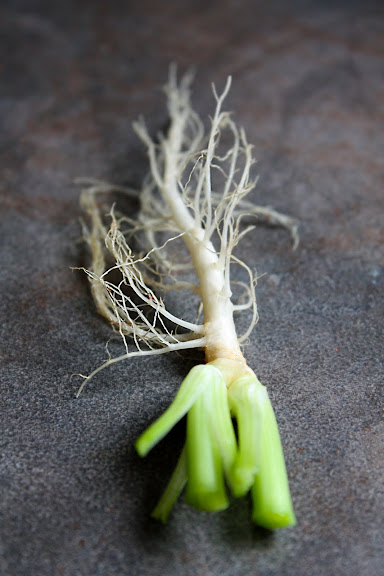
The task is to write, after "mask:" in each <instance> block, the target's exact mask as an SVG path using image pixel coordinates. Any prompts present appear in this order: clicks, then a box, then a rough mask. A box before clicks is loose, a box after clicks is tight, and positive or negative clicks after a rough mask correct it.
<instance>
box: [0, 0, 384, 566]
mask: <svg viewBox="0 0 384 576" xmlns="http://www.w3.org/2000/svg"><path fill="white" fill-rule="evenodd" d="M0 42H1V50H0V54H1V68H0V69H1V75H0V86H1V88H0V113H1V119H2V129H1V131H0V162H1V181H0V187H1V193H0V207H1V246H2V247H1V255H0V258H1V275H0V285H1V294H2V298H1V304H0V306H1V323H0V330H1V342H2V346H1V366H2V369H1V373H0V381H1V411H2V415H1V421H0V429H1V435H0V443H1V450H0V457H1V460H0V491H1V497H0V534H1V538H0V574H1V575H4V576H53V575H55V576H56V575H57V576H90V575H92V576H102V575H103V576H104V575H106V574H108V575H110V576H112V575H119V576H123V575H125V574H133V575H140V576H150V575H156V576H160V575H164V576H165V575H166V576H174V575H175V576H176V575H180V574H183V575H186V576H192V575H195V574H206V575H218V574H220V575H221V576H249V575H255V576H256V575H260V576H308V575H309V574H310V575H311V576H323V575H324V576H325V575H326V576H333V575H344V574H348V575H349V576H371V575H378V574H383V563H382V559H383V541H384V537H383V536H384V535H383V525H384V522H383V521H384V514H383V510H384V497H383V491H384V489H383V476H384V466H383V460H384V423H383V404H384V401H383V388H382V385H383V342H384V338H383V320H384V318H383V316H384V307H383V303H384V302H383V301H384V297H383V296H384V290H383V287H384V260H383V256H384V247H383V242H384V236H383V229H384V228H383V208H384V160H383V154H382V152H383V149H384V130H383V126H384V15H383V11H382V8H380V3H373V2H364V3H359V2H347V1H345V2H340V1H336V2H329V1H322V2H320V1H318V2H304V1H302V2H299V1H296V2H295V1H293V2H289V3H279V2H270V3H264V2H259V1H251V0H249V1H247V0H239V1H237V2H235V1H232V2H231V1H229V0H224V1H222V2H220V3H219V2H217V3H216V2H211V3H209V2H201V1H192V0H189V1H187V0H180V1H179V2H153V1H152V2H151V1H149V0H142V1H140V2H122V1H118V2H111V3H107V2H104V3H103V2H91V1H81V2H75V1H74V0H69V1H67V2H65V3H64V2H63V3H59V2H52V3H50V2H48V1H38V0H31V1H22V0H12V1H4V2H2V4H1V7H0ZM170 61H177V62H178V64H179V65H180V66H181V67H182V68H183V69H184V68H185V67H188V66H193V67H195V69H196V71H197V77H196V81H195V89H194V104H195V107H196V108H197V110H198V111H199V112H200V113H202V114H203V115H204V116H206V115H207V114H209V113H211V111H212V96H211V93H210V82H211V81H212V80H214V81H216V82H217V83H218V84H219V85H223V83H224V82H225V78H226V76H227V75H228V74H232V75H233V79H234V83H233V88H232V91H231V94H230V97H229V99H228V106H229V107H230V108H231V109H233V110H234V111H235V116H236V119H237V120H238V121H239V122H240V123H241V124H243V125H244V126H245V127H246V129H247V133H248V137H249V140H250V141H252V142H254V144H255V153H256V156H257V158H258V160H259V164H258V170H259V173H260V181H259V184H258V188H257V191H256V192H255V194H254V199H255V200H257V202H258V203H261V204H268V205H273V206H274V207H275V208H277V209H279V210H281V211H284V212H287V213H290V214H292V215H296V216H297V217H298V218H299V219H300V222H301V227H300V234H301V243H300V246H299V248H298V250H297V251H296V252H293V251H292V250H291V248H290V245H289V241H288V239H287V236H286V234H285V233H284V232H283V231H279V230H270V229H267V228H264V227H258V229H257V230H256V231H255V232H254V233H252V234H249V235H248V236H247V237H246V238H245V240H244V243H243V244H242V247H239V255H240V256H241V255H242V254H243V256H245V257H246V259H247V262H248V263H249V265H250V266H251V267H252V268H255V267H256V266H257V269H258V272H259V274H260V275H261V274H263V273H267V275H266V276H264V277H262V278H261V279H260V281H259V286H258V302H259V310H260V322H259V324H258V326H257V327H256V329H255V330H254V332H253V334H252V336H251V338H250V342H249V345H248V347H247V348H246V356H247V359H248V361H249V364H250V365H251V366H252V367H253V368H254V369H255V370H256V372H257V373H258V375H259V378H260V380H261V381H262V382H263V383H265V384H267V385H268V389H269V391H270V395H271V397H272V400H273V404H274V407H275V410H276V414H277V418H278V422H279V425H280V430H281V435H282V440H283V444H284V449H285V454H286V460H287V466H288V473H289V477H290V480H291V489H292V496H293V500H294V504H295V509H296V513H297V518H298V525H297V527H296V528H294V529H289V530H285V531H281V532H277V533H274V534H272V533H268V532H265V531H262V530H259V529H257V528H255V527H253V526H252V525H251V523H250V503H249V501H247V500H246V499H244V500H239V501H235V502H233V503H232V505H231V507H230V508H229V509H228V510H227V511H225V512H223V513H221V514H218V515H208V514H202V513H198V512H196V511H194V510H192V509H190V508H188V507H187V506H186V505H185V503H184V502H183V501H180V502H179V503H178V505H177V507H176V508H175V510H174V513H173V515H172V517H171V519H170V521H169V523H168V524H167V525H166V526H160V525H158V524H156V523H155V522H153V521H152V520H150V518H149V513H150V510H151V508H152V507H153V505H154V503H155V502H156V499H157V497H158V495H159V494H160V493H161V490H162V488H163V487H164V485H165V483H166V481H167V478H168V477H169V473H170V470H171V468H172V466H173V465H174V463H175V461H176V458H177V455H178V451H179V450H180V447H181V445H182V441H183V426H182V425H180V426H178V427H177V428H176V429H175V430H174V431H173V432H172V434H171V435H170V436H169V437H168V438H167V439H166V440H165V441H164V442H162V443H161V445H159V446H158V447H157V448H156V449H155V450H153V452H152V453H151V454H150V455H149V456H148V457H147V458H146V459H145V460H140V459H139V458H138V456H137V455H136V454H135V452H134V448H133V442H134V440H135V439H136V438H137V436H138V434H139V433H140V432H141V431H142V430H143V429H144V428H145V427H146V426H147V425H148V424H149V423H150V422H151V421H153V419H154V418H155V417H156V416H158V415H159V414H160V413H161V412H162V411H163V410H164V409H165V408H166V407H167V406H168V404H169V403H170V401H171V399H172V397H173V396H174V394H175V392H176V390H177V387H178V385H179V383H180V381H181V378H182V377H183V375H185V373H186V370H187V368H188V366H192V365H193V362H194V361H195V360H196V356H194V355H193V354H189V355H186V357H185V358H184V360H180V358H178V357H177V356H176V357H172V356H168V357H158V358H153V359H145V360H135V361H132V362H131V363H129V364H128V363H126V364H120V365H116V366H115V367H114V368H112V369H110V370H108V371H104V372H103V373H101V374H100V375H99V376H98V377H97V378H96V379H95V380H94V381H93V383H92V385H90V386H89V387H88V388H87V389H86V391H85V392H84V393H83V395H82V396H81V397H80V399H78V400H76V399H74V392H75V391H76V389H77V387H78V385H79V379H78V378H73V379H72V380H71V378H70V377H71V374H73V373H77V372H81V373H87V372H89V371H91V370H92V369H93V368H94V367H96V366H98V365H99V364H100V363H101V361H103V360H104V359H105V356H106V353H105V343H106V341H107V340H108V339H109V337H110V330H109V327H108V326H106V325H105V324H104V322H103V320H102V319H101V318H99V317H98V316H97V314H96V313H95V311H94V308H93V304H92V302H91V298H90V294H89V290H88V285H87V282H86V280H85V279H84V276H83V275H82V274H81V273H80V272H71V270H70V267H71V266H78V265H82V264H86V263H87V253H86V250H85V249H84V247H83V246H82V244H81V242H79V239H80V234H81V231H80V226H79V217H80V210H79V206H78V190H77V189H76V188H75V187H74V185H73V179H74V178H75V177H78V176H84V175H86V176H93V177H96V178H103V179H107V180H112V181H113V182H117V183H132V184H135V183H137V182H138V181H140V179H141V177H142V176H143V174H144V172H145V163H144V155H143V153H142V150H141V147H140V145H139V143H138V142H137V140H136V138H135V136H134V135H133V133H132V130H131V122H132V121H133V120H135V119H136V118H137V116H138V115H139V114H143V115H145V116H146V117H147V119H148V124H149V126H150V128H151V129H152V130H153V131H156V130H159V129H160V128H162V127H163V126H164V125H165V123H166V120H167V119H166V111H165V108H164V100H163V97H162V93H161V91H160V90H159V87H160V86H161V85H162V84H163V83H164V81H165V79H166V77H167V69H168V64H169V62H170ZM131 209H132V210H135V209H136V207H135V206H132V207H131ZM175 305H180V302H177V301H175ZM120 350H121V346H120V343H119V342H118V341H116V342H113V343H112V344H111V351H112V352H113V353H116V354H117V353H119V351H120Z"/></svg>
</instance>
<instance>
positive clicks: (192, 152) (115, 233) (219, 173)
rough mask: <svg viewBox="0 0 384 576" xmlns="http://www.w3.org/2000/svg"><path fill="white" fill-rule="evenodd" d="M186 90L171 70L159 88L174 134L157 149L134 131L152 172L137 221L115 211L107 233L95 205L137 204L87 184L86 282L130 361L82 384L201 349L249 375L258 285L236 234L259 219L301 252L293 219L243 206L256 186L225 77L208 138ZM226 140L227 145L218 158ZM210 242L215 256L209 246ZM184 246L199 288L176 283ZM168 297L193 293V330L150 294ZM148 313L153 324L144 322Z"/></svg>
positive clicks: (140, 124) (109, 188) (141, 128)
mask: <svg viewBox="0 0 384 576" xmlns="http://www.w3.org/2000/svg"><path fill="white" fill-rule="evenodd" d="M190 83H191V77H190V76H187V77H184V79H182V80H181V82H180V83H179V84H178V82H177V77H176V71H175V69H174V68H172V69H171V71H170V77H169V82H168V84H167V86H166V88H165V92H166V94H167V98H168V110H169V115H170V127H169V131H168V133H167V135H160V137H159V141H158V142H156V143H155V141H154V140H153V139H152V138H151V136H150V135H149V133H148V130H147V127H146V125H145V122H144V120H143V119H139V120H138V121H137V122H135V123H134V130H135V131H136V133H137V135H138V136H139V138H140V139H141V141H142V142H143V143H144V145H145V147H146V149H147V154H148V159H149V165H150V172H149V175H148V176H147V178H146V179H145V180H144V183H143V186H142V190H141V192H140V194H139V198H140V201H141V210H140V213H139V215H138V218H137V220H134V219H132V218H130V217H129V218H128V217H123V216H122V217H119V218H117V217H116V216H115V214H114V211H112V212H111V213H110V218H111V225H110V228H109V230H107V228H106V225H105V223H104V220H103V218H102V217H101V213H100V208H99V206H98V203H97V202H96V199H95V196H96V195H98V194H101V193H109V192H123V193H126V194H128V195H130V196H136V192H135V191H133V190H131V189H129V188H125V187H119V186H113V185H109V184H107V183H105V182H98V181H96V180H90V179H88V180H86V181H85V184H86V188H85V189H84V190H83V193H82V205H83V207H84V209H85V211H86V212H87V213H88V215H89V219H90V222H91V226H90V229H88V228H87V227H86V226H84V236H85V238H86V240H87V242H88V245H89V247H90V251H91V256H92V265H91V267H90V269H89V271H87V274H88V276H89V278H90V281H91V285H92V293H93V297H94V300H95V302H96V306H97V309H98V311H99V313H100V314H101V315H103V316H104V317H105V318H106V319H107V320H108V321H109V322H110V323H111V324H112V325H113V326H114V327H116V329H117V330H118V331H119V332H120V334H121V336H122V338H123V341H124V344H125V347H126V354H124V355H122V356H120V357H118V358H115V359H110V360H108V362H106V363H105V364H103V366H102V367H100V368H98V369H97V370H95V371H94V372H93V373H92V374H91V375H90V376H89V377H88V380H87V381H89V378H91V377H93V376H94V375H95V374H96V373H97V372H98V371H99V370H101V369H102V368H104V367H106V366H109V365H110V364H112V363H113V362H117V361H119V360H122V359H126V358H131V357H133V356H139V355H146V354H147V355H148V354H156V353H164V352H167V351H172V350H179V349H185V348H188V347H189V348H195V347H197V346H201V347H203V348H205V353H206V360H207V362H212V361H215V360H217V359H228V360H229V361H231V362H235V363H241V364H242V365H244V366H245V360H244V357H243V354H242V352H241V349H240V342H242V341H244V340H245V339H246V338H247V337H248V336H249V334H250V332H251V330H252V329H253V327H254V325H255V324H256V322H257V319H258V317H257V307H256V297H255V280H256V279H255V276H254V274H253V272H252V271H251V270H250V268H249V267H248V266H247V265H246V264H244V263H243V262H242V261H241V260H240V259H239V258H238V257H235V256H234V255H233V250H234V248H235V247H236V245H237V243H238V242H239V240H241V238H242V237H243V236H244V234H245V233H247V232H249V231H250V229H251V227H249V228H247V229H246V230H243V231H241V232H240V231H239V227H240V223H241V219H242V218H244V217H246V216H249V217H255V218H259V219H262V220H265V221H267V222H270V223H271V224H273V225H279V226H282V227H284V228H286V229H287V230H288V231H289V232H290V233H291V235H292V238H293V241H294V245H295V246H296V245H297V240H298V236H297V225H296V223H295V221H294V220H293V219H292V218H290V217H288V216H285V215H283V214H280V213H279V212H277V211H275V210H272V209H270V208H263V207H259V206H255V205H253V204H252V203H251V202H249V201H248V200H246V196H247V195H248V194H249V192H250V191H251V190H253V188H254V186H255V184H256V181H257V180H250V169H251V167H252V165H253V163H254V159H253V157H252V146H250V145H249V144H248V142H247V139H246V136H245V132H244V130H243V129H239V128H238V127H237V126H236V124H235V123H234V121H233V120H232V119H231V117H230V115H229V113H228V112H223V111H222V106H223V102H224V100H225V98H226V96H227V94H228V91H229V89H230V85H231V78H228V80H227V83H226V85H225V88H224V90H223V92H222V93H221V94H218V93H217V91H216V88H215V87H213V94H214V97H215V100H216V108H215V112H214V115H213V118H212V120H211V126H210V129H209V132H208V134H207V135H205V134H204V128H203V123H202V121H201V119H200V118H199V116H198V115H197V114H196V112H194V111H193V110H192V108H191V105H190ZM225 132H226V133H227V134H228V135H229V136H230V138H231V140H232V143H231V146H230V147H229V149H227V150H226V151H224V152H223V151H222V146H223V144H222V141H223V134H224V133H225ZM218 178H219V179H221V180H222V181H221V182H219V183H218V182H216V180H217V179H218ZM214 182H215V185H214ZM83 183H84V181H83ZM217 189H220V190H221V192H217V191H216V190H217ZM123 225H124V227H125V228H124V230H123V228H122V226H123ZM138 235H139V236H138ZM140 235H141V236H142V237H143V240H144V241H145V245H146V251H145V252H144V253H141V254H138V255H136V256H134V255H133V252H132V249H131V248H130V246H129V243H128V242H129V241H130V239H131V238H132V236H135V238H136V240H138V239H139V237H141V236H140ZM216 235H218V238H219V246H220V248H219V250H218V251H217V250H216V248H215V246H214V243H215V242H216V240H217V236H216ZM181 240H183V241H184V243H185V244H186V247H187V248H188V251H189V253H190V256H191V259H192V264H193V268H194V270H195V273H196V275H197V278H198V281H199V282H198V285H196V284H195V283H193V282H191V281H190V280H189V278H188V279H183V280H180V279H179V278H178V277H177V275H178V274H179V273H180V272H186V271H188V268H189V265H188V264H186V263H185V262H184V261H183V259H182V258H181V257H180V255H182V254H183V251H182V250H179V249H178V248H175V249H174V250H173V248H172V247H173V245H175V246H176V243H177V242H180V241H181ZM172 250H173V252H172ZM108 253H109V257H112V259H113V261H114V263H113V264H112V265H111V266H109V265H108V264H107V254H108ZM233 262H235V263H236V264H239V265H241V266H242V267H243V268H244V269H245V270H246V272H247V275H248V284H247V285H246V288H245V290H244V295H245V296H246V299H247V301H246V302H245V303H244V302H241V303H239V304H233V303H232V301H231V296H232V292H231V278H230V268H231V263H233ZM113 271H115V272H118V273H119V274H120V275H121V281H120V282H119V283H118V284H117V285H116V284H114V283H113V282H112V280H109V278H110V275H111V273H112V272H113ZM169 290H187V291H192V292H194V293H195V294H198V296H199V297H200V299H201V304H202V309H203V315H204V324H197V323H193V322H189V321H187V320H184V319H183V318H180V317H178V316H176V315H174V314H172V313H170V312H169V311H168V309H167V308H166V306H165V303H164V301H163V300H162V298H161V297H159V296H157V294H156V293H157V292H161V293H165V292H169ZM249 308H251V309H252V316H251V321H250V325H249V327H248V329H247V331H246V333H245V334H244V335H243V336H242V337H241V338H238V337H237V334H236V329H235V324H234V320H233V314H234V312H235V311H236V312H240V311H242V310H247V309H249ZM148 310H149V311H151V316H148ZM180 330H181V331H182V332H180ZM127 336H131V337H132V338H133V341H134V343H135V345H136V348H137V350H136V351H134V352H131V351H130V350H129V347H128V342H127V340H126V337H127ZM141 345H144V349H142V348H141Z"/></svg>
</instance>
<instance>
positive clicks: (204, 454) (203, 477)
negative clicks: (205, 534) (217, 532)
mask: <svg viewBox="0 0 384 576" xmlns="http://www.w3.org/2000/svg"><path fill="white" fill-rule="evenodd" d="M220 388H221V390H222V393H224V394H225V395H226V386H225V384H224V381H223V379H222V378H221V380H219V379H216V380H212V381H211V383H210V385H209V386H207V388H206V389H205V390H204V392H203V394H201V395H200V396H199V397H198V398H197V399H196V402H195V403H194V405H193V406H192V408H191V409H190V411H189V412H188V417H187V442H186V451H187V472H188V482H187V486H186V493H185V499H186V501H187V503H188V504H189V505H190V506H193V507H194V508H197V509H198V510H205V511H207V512H213V511H217V510H224V509H225V508H227V506H228V498H227V495H226V491H225V485H224V476H223V464H222V459H221V454H220V448H219V445H218V442H217V439H216V434H215V432H214V427H213V419H214V418H215V416H216V402H215V400H217V396H218V394H220Z"/></svg>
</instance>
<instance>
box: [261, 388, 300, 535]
mask: <svg viewBox="0 0 384 576" xmlns="http://www.w3.org/2000/svg"><path fill="white" fill-rule="evenodd" d="M252 499H253V513H252V518H253V521H254V522H255V523H256V524H259V526H263V527H264V528H269V529H270V530H274V529H276V528H285V527H287V526H294V525H295V524H296V518H295V513H294V511H293V507H292V502H291V496H290V493H289V485H288V477H287V471H286V468H285V462H284V455H283V449H282V446H281V442H280V435H279V430H278V427H277V423H276V418H275V415H274V412H273V408H272V404H271V402H270V400H269V398H268V397H267V402H266V403H265V408H264V414H263V431H262V438H261V454H260V468H259V472H258V473H257V474H256V476H255V481H254V484H253V487H252Z"/></svg>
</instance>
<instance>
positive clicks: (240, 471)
mask: <svg viewBox="0 0 384 576" xmlns="http://www.w3.org/2000/svg"><path fill="white" fill-rule="evenodd" d="M228 396H229V403H230V407H231V412H232V415H233V416H234V417H235V418H236V420H237V431H238V443H239V449H238V452H237V456H236V459H235V461H234V464H233V467H232V469H231V472H230V475H229V483H230V486H231V490H232V493H233V495H234V496H236V497H239V496H244V495H245V494H246V493H247V492H248V491H249V490H250V488H251V486H252V484H253V481H254V477H255V474H256V472H257V471H258V470H259V466H260V449H261V435H262V428H263V412H264V406H265V402H266V400H267V398H268V396H267V391H266V388H265V387H264V386H262V384H260V382H259V381H258V379H257V378H256V376H255V375H250V376H245V377H243V378H240V379H238V380H236V381H235V382H234V383H233V384H231V386H230V388H229V390H228Z"/></svg>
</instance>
